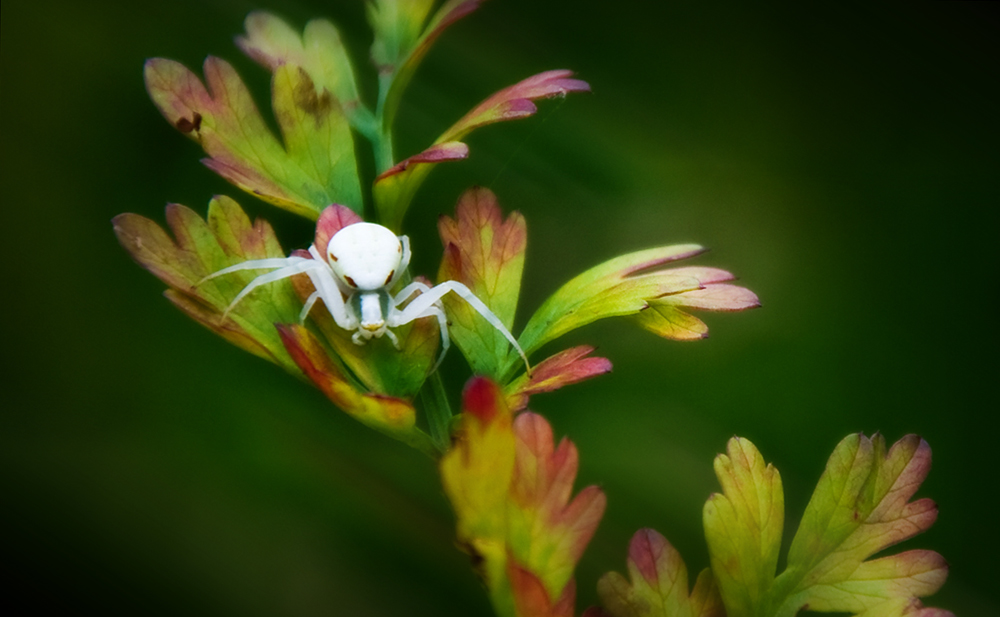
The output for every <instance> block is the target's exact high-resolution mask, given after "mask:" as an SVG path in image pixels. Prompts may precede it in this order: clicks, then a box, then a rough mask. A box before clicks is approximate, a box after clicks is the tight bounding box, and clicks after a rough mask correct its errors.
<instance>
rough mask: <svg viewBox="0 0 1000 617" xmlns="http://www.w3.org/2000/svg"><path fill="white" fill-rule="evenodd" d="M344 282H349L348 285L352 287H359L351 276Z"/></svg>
mask: <svg viewBox="0 0 1000 617" xmlns="http://www.w3.org/2000/svg"><path fill="white" fill-rule="evenodd" d="M344 280H345V281H347V284H348V285H350V286H351V287H357V286H358V284H357V283H355V282H354V279H352V278H351V277H349V276H345V277H344Z"/></svg>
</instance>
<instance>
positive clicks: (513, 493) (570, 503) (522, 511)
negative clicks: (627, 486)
mask: <svg viewBox="0 0 1000 617" xmlns="http://www.w3.org/2000/svg"><path fill="white" fill-rule="evenodd" d="M514 432H515V434H516V435H517V456H516V458H515V467H514V477H513V481H512V483H511V487H510V504H509V507H508V532H507V533H508V546H509V547H510V551H511V554H513V555H514V556H515V557H516V558H517V561H518V562H519V563H521V564H523V565H524V567H526V568H528V569H529V570H531V571H532V572H534V573H536V574H537V575H538V577H539V578H540V579H541V581H542V583H543V584H544V585H545V589H546V590H547V591H548V593H549V596H550V597H561V596H562V594H563V589H564V587H565V586H566V585H567V584H569V582H570V580H571V579H572V576H573V569H574V568H575V567H576V563H577V561H579V559H580V556H581V555H583V551H584V549H585V548H586V546H587V544H588V543H589V542H590V539H591V538H592V537H593V535H594V532H595V531H597V525H598V523H599V522H600V520H601V517H602V516H603V514H604V508H605V505H606V501H607V500H606V498H605V496H604V493H603V492H602V491H601V489H599V488H597V487H596V486H589V487H587V488H584V489H583V490H581V491H580V493H579V494H578V495H577V496H576V497H575V498H573V499H572V500H570V497H571V496H572V492H573V482H574V480H575V479H576V473H577V468H578V466H579V457H578V454H577V450H576V446H574V445H573V443H572V442H571V441H569V440H568V439H565V438H564V439H562V440H561V441H560V442H559V445H558V446H555V445H554V443H553V435H552V427H551V426H549V423H548V422H547V421H546V420H545V418H543V417H542V416H539V415H537V414H534V413H531V412H525V413H523V414H521V415H520V416H518V417H517V419H516V420H515V421H514Z"/></svg>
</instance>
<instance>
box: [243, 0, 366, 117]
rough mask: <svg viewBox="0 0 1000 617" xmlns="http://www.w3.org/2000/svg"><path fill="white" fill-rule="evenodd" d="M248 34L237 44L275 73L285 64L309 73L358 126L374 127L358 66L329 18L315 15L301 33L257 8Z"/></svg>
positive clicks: (247, 24) (249, 17) (249, 18)
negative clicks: (362, 93)
mask: <svg viewBox="0 0 1000 617" xmlns="http://www.w3.org/2000/svg"><path fill="white" fill-rule="evenodd" d="M244 26H245V28H246V35H243V36H238V37H236V45H237V46H238V47H239V48H240V49H241V50H243V52H244V53H246V54H247V55H248V56H250V57H251V58H253V59H254V60H256V61H257V62H258V63H259V64H260V65H261V66H263V67H264V68H266V69H268V70H269V71H271V72H272V73H276V72H277V70H278V68H279V67H281V66H282V65H285V64H291V65H294V66H298V67H300V68H302V69H304V70H305V72H306V73H308V74H309V76H310V78H311V79H312V81H313V84H314V85H315V86H316V91H317V92H323V91H324V90H325V91H327V92H329V93H330V94H332V95H333V97H334V98H335V99H336V101H337V103H338V104H339V105H340V109H341V110H342V111H343V113H344V114H345V115H346V116H347V119H348V120H349V121H350V122H351V125H352V126H354V128H356V129H358V130H359V131H361V132H362V133H371V132H372V131H373V130H374V126H373V123H374V116H373V115H372V113H371V111H370V110H368V108H366V107H365V106H364V104H363V103H362V102H361V98H360V97H359V95H358V87H357V84H356V82H355V78H354V69H353V68H352V66H351V61H350V59H349V58H348V57H347V50H346V49H345V48H344V45H343V43H342V42H341V40H340V34H339V33H338V32H337V28H336V27H335V26H334V25H333V24H332V23H330V22H329V21H327V20H325V19H314V20H312V21H310V22H309V23H308V24H306V27H305V31H304V32H303V33H302V34H301V35H299V33H298V32H296V31H295V30H294V29H292V27H291V26H289V25H288V24H287V23H286V22H285V21H283V20H282V19H280V18H279V17H277V16H276V15H273V14H271V13H268V12H266V11H254V12H252V13H250V14H249V15H247V18H246V21H245V22H244Z"/></svg>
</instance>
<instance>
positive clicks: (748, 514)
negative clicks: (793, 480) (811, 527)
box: [704, 437, 785, 617]
mask: <svg viewBox="0 0 1000 617" xmlns="http://www.w3.org/2000/svg"><path fill="white" fill-rule="evenodd" d="M715 475H716V477H717V478H718V479H719V483H720V484H721V485H722V493H721V494H720V493H716V494H714V495H712V496H711V497H710V498H709V499H708V502H707V503H706V504H705V511H704V519H705V537H706V539H707V540H708V549H709V555H710V557H711V562H712V572H713V573H714V574H715V578H716V580H717V581H718V583H719V589H720V590H721V592H722V598H723V600H724V601H725V605H726V614H727V615H730V616H731V617H733V616H736V615H760V614H763V613H761V612H760V607H764V606H767V604H768V600H769V593H770V590H771V584H772V583H773V581H774V575H775V570H776V568H777V567H778V552H779V550H780V549H781V531H782V525H783V524H784V513H785V497H784V493H783V492H782V489H781V476H780V475H779V474H778V470H777V469H775V468H774V466H772V465H767V464H765V463H764V458H763V457H762V456H761V455H760V452H758V451H757V448H756V447H754V445H753V444H752V443H750V442H749V441H748V440H746V439H741V438H739V437H733V438H732V439H730V440H729V444H728V445H727V447H726V454H720V455H719V456H717V457H716V458H715Z"/></svg>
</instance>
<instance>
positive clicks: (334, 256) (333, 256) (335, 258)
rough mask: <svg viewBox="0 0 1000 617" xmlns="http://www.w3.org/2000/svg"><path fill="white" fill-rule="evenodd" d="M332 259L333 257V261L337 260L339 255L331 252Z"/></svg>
mask: <svg viewBox="0 0 1000 617" xmlns="http://www.w3.org/2000/svg"><path fill="white" fill-rule="evenodd" d="M330 259H332V260H333V261H337V256H336V255H334V254H333V253H330Z"/></svg>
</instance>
